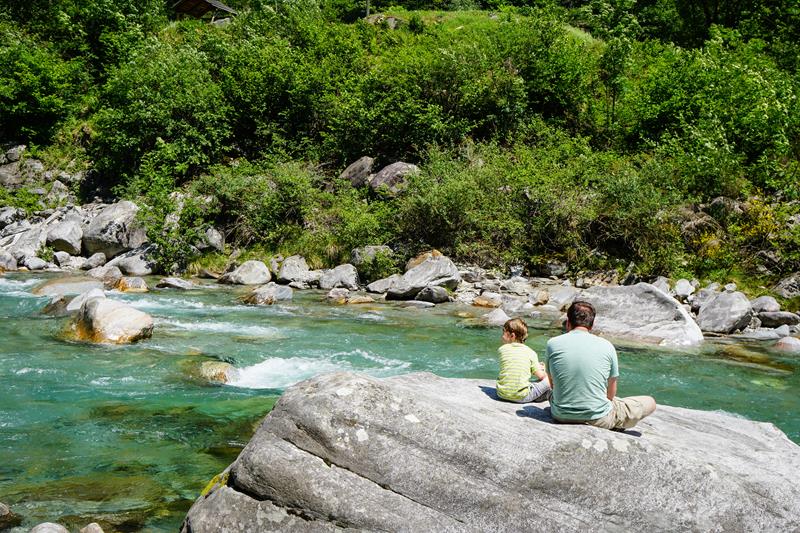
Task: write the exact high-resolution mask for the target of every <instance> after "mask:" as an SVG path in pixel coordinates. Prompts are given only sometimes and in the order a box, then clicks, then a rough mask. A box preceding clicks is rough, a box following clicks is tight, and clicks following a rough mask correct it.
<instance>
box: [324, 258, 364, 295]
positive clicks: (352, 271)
mask: <svg viewBox="0 0 800 533" xmlns="http://www.w3.org/2000/svg"><path fill="white" fill-rule="evenodd" d="M336 287H344V288H345V289H350V290H351V291H354V290H357V289H358V272H357V271H356V267H354V266H353V265H351V264H349V263H345V264H343V265H339V266H337V267H335V268H332V269H330V270H326V271H325V272H323V273H322V276H321V277H320V279H319V288H320V289H324V290H329V289H333V288H336Z"/></svg>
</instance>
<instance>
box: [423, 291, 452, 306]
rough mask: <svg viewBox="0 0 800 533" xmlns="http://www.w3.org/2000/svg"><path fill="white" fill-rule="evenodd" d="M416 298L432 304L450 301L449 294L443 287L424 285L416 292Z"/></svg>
mask: <svg viewBox="0 0 800 533" xmlns="http://www.w3.org/2000/svg"><path fill="white" fill-rule="evenodd" d="M417 300H420V301H423V302H430V303H433V304H443V303H445V302H449V301H450V295H449V294H448V293H447V289H445V288H444V287H425V288H424V289H422V290H421V291H419V293H417Z"/></svg>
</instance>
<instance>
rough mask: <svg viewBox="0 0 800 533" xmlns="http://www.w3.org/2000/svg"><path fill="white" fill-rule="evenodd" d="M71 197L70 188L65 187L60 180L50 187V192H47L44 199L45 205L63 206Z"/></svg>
mask: <svg viewBox="0 0 800 533" xmlns="http://www.w3.org/2000/svg"><path fill="white" fill-rule="evenodd" d="M70 196H71V193H70V191H69V187H67V186H66V185H64V184H63V183H61V182H60V181H58V180H55V181H54V182H53V184H52V185H50V190H49V191H48V192H47V195H46V196H45V197H44V201H45V203H47V204H48V205H53V204H56V205H58V204H61V203H64V202H66V201H67V200H68V199H69V198H70Z"/></svg>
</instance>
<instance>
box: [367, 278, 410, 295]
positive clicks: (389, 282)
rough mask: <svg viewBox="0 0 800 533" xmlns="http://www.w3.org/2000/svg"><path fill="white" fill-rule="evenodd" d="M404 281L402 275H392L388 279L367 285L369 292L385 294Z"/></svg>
mask: <svg viewBox="0 0 800 533" xmlns="http://www.w3.org/2000/svg"><path fill="white" fill-rule="evenodd" d="M402 279H403V276H402V275H401V274H392V275H391V276H389V277H388V278H383V279H379V280H375V281H373V282H372V283H370V284H369V285H367V292H374V293H378V294H380V293H384V292H386V291H388V290H389V289H391V288H392V287H394V286H395V285H397V284H398V283H400V282H401V281H402Z"/></svg>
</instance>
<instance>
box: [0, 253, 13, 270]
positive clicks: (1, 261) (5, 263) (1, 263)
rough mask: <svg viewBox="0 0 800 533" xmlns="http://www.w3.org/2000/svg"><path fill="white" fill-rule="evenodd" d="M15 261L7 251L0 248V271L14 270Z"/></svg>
mask: <svg viewBox="0 0 800 533" xmlns="http://www.w3.org/2000/svg"><path fill="white" fill-rule="evenodd" d="M16 269H17V260H16V259H15V258H14V256H13V255H11V254H10V253H9V252H8V251H6V250H5V249H3V248H0V270H16Z"/></svg>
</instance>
